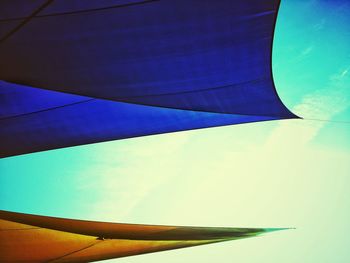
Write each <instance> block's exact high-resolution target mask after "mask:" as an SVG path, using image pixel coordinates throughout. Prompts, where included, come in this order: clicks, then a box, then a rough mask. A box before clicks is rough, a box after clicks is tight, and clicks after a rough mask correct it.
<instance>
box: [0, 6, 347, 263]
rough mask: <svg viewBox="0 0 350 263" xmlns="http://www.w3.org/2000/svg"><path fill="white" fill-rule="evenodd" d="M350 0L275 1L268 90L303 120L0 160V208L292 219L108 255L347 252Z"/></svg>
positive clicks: (224, 220) (211, 219)
mask: <svg viewBox="0 0 350 263" xmlns="http://www.w3.org/2000/svg"><path fill="white" fill-rule="evenodd" d="M349 43H350V2H349V1H337V0H336V1H326V0H324V1H321V0H319V1H317V0H309V1H301V0H300V1H297V0H289V1H288V0H285V1H282V4H281V8H280V13H279V18H278V23H277V28H276V35H275V41H274V49H273V52H274V53H273V54H274V55H273V70H274V78H275V84H276V86H277V91H278V93H279V94H280V96H281V98H282V100H283V102H284V103H285V104H286V105H287V106H288V107H289V108H290V109H292V111H293V112H294V113H296V114H297V115H299V116H302V117H305V118H306V119H310V118H312V119H329V120H332V121H340V122H322V121H311V120H283V121H270V122H259V123H250V124H244V125H233V126H227V127H219V128H210V129H202V130H195V131H187V132H177V133H171V134H163V135H155V136H147V137H140V138H135V139H127V140H121V141H114V142H106V143H99V144H93V145H86V146H79V147H73V148H67V149H61V150H54V151H48V152H42V153H36V154H29V155H23V156H18V157H12V158H6V159H3V160H0V171H1V174H0V189H1V192H0V209H4V210H11V211H18V212H27V213H34V214H43V215H51V216H60V217H68V218H79V219H88V220H89V219H90V220H98V221H114V222H129V223H142V224H163V225H164V224H169V225H194V226H228V227H295V228H296V229H295V230H288V231H281V232H276V233H272V234H268V235H265V236H262V237H258V238H251V239H246V240H238V241H232V242H226V243H218V244H213V245H206V246H200V247H194V248H187V249H181V250H174V251H167V252H161V253H154V254H148V255H141V256H134V257H127V258H122V259H117V260H110V261H106V262H119V263H123V262H125V263H126V262H128V263H138V262H140V263H141V262H142V263H148V262H149V263H157V262H159V263H164V262H167V263H180V262H201V263H212V262H240V263H257V262H259V263H261V262H269V263H274V262H276V263H280V262H284V263H289V262H290V263H291V262H315V263H320V262H332V263H333V262H350V254H349V251H348V250H349V244H350V235H349V231H350V224H349V218H350V197H349V190H348V189H349V188H350V124H349V123H348V124H347V123H342V122H341V121H350V45H349Z"/></svg>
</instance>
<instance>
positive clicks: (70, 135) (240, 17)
mask: <svg viewBox="0 0 350 263" xmlns="http://www.w3.org/2000/svg"><path fill="white" fill-rule="evenodd" d="M16 5H19V6H20V8H17V7H16ZM278 5H279V1H260V0H249V1H232V0H221V1H214V0H211V1H209V0H208V1H204V0H201V1H200V0H198V1H196V0H192V1H189V0H186V1H185V0H176V1H175V0H159V1H157V0H149V1H136V0H132V1H131V0H119V1H117V0H115V1H111V0H110V1H107V0H106V1H82V0H74V1H68V0H67V1H65V0H61V1H20V0H16V1H3V2H1V3H0V10H2V11H0V38H1V42H0V58H1V59H0V79H1V80H3V82H1V83H0V103H1V104H0V105H1V109H0V145H1V149H0V156H2V157H6V156H13V155H18V154H24V153H30V152H37V151H43V150H49V149H56V148H62V147H68V146H74V145H81V144H87V143H95V142H101V141H108V140H115V139H123V138H130V137H135V136H143V135H149V134H159V133H166V132H173V131H181V130H189V129H198V128H205V127H213V126H221V125H230V124H239V123H246V122H255V121H265V120H276V119H286V118H295V117H296V116H295V115H294V114H293V113H291V112H290V111H289V110H288V109H287V108H286V107H285V106H284V105H283V104H282V102H281V100H280V99H279V97H278V95H277V93H276V90H275V87H274V84H273V79H272V72H271V52H272V50H271V48H272V40H273V31H274V26H275V21H276V16H277V10H278Z"/></svg>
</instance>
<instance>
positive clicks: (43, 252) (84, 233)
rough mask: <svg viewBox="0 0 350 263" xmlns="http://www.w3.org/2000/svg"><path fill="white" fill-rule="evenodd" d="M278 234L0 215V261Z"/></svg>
mask: <svg viewBox="0 0 350 263" xmlns="http://www.w3.org/2000/svg"><path fill="white" fill-rule="evenodd" d="M274 230H280V229H262V228H222V227H182V226H156V225H137V224H121V223H105V222H93V221H83V220H73V219H64V218H55V217H47V216H38V215H30V214H22V213H14V212H8V211H0V241H1V242H0V262H92V261H98V260H104V259H111V258H118V257H126V256H131V255H138V254H144V253H151V252H157V251H163V250H169V249H176V248H184V247H190V246H197V245H203V244H209V243H215V242H222V241H228V240H234V239H240V238H246V237H252V236H257V235H259V234H262V233H265V232H270V231H274Z"/></svg>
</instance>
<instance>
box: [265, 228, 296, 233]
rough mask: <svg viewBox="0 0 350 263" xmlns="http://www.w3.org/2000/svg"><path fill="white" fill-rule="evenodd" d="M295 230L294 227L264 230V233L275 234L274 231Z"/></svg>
mask: <svg viewBox="0 0 350 263" xmlns="http://www.w3.org/2000/svg"><path fill="white" fill-rule="evenodd" d="M291 229H296V228H295V227H278V228H264V232H265V233H270V232H275V231H281V230H291Z"/></svg>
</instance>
